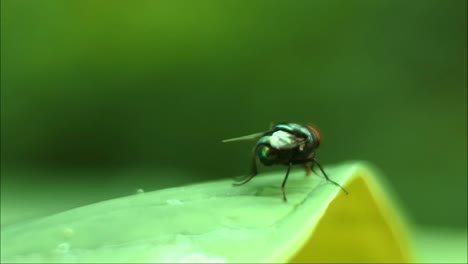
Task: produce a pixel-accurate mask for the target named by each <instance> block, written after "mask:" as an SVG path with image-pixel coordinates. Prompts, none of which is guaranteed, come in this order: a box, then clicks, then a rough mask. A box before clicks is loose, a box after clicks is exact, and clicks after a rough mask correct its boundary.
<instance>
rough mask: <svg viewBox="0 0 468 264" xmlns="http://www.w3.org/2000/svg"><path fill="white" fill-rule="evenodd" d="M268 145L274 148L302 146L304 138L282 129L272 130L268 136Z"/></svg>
mask: <svg viewBox="0 0 468 264" xmlns="http://www.w3.org/2000/svg"><path fill="white" fill-rule="evenodd" d="M269 143H270V145H271V146H272V147H273V148H275V149H293V148H296V147H299V148H300V149H302V148H304V147H305V145H306V140H305V139H303V138H300V137H296V136H295V135H293V134H291V133H288V132H286V131H283V130H278V131H276V132H274V133H273V134H272V135H271V136H270V138H269Z"/></svg>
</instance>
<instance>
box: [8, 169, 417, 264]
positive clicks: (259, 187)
mask: <svg viewBox="0 0 468 264" xmlns="http://www.w3.org/2000/svg"><path fill="white" fill-rule="evenodd" d="M325 170H326V171H327V173H328V175H329V176H330V177H331V178H332V179H333V180H335V181H337V182H338V183H340V184H341V185H343V186H345V188H346V189H347V190H348V191H349V195H345V194H344V193H343V192H342V191H341V190H340V189H339V188H338V187H337V186H335V185H333V184H331V183H329V182H327V181H326V180H325V179H324V178H323V177H322V176H318V175H315V174H313V175H311V176H309V177H307V176H305V173H304V171H303V170H301V169H294V170H293V171H292V173H291V175H290V177H289V179H288V182H287V185H286V193H287V196H288V201H287V202H283V200H282V196H281V189H280V185H281V182H282V180H283V177H284V173H285V171H281V170H278V172H276V173H268V174H267V173H263V174H260V175H259V176H257V177H256V178H254V179H253V180H252V181H250V182H249V183H247V184H245V185H242V186H238V187H235V186H232V184H231V183H232V181H231V180H220V181H216V182H207V183H200V184H194V185H188V186H181V187H176V188H170V189H164V190H159V191H154V192H147V193H140V194H136V195H133V196H128V197H122V198H118V199H113V200H108V201H103V202H100V203H96V204H92V205H88V206H84V207H80V208H76V209H73V210H69V211H65V212H62V213H59V214H56V215H52V216H49V217H45V218H41V219H36V220H33V221H30V222H27V223H20V224H16V225H11V226H7V227H6V228H4V229H3V230H2V231H1V245H2V250H1V261H2V262H21V263H25V262H47V263H59V262H60V263H63V262H73V263H83V262H93V263H98V262H107V263H109V262H112V263H117V262H126V263H129V262H151V263H159V262H165V263H168V262H171V263H178V262H203V263H207V262H226V263H231V262H232V263H240V262H249V263H261V262H275V263H285V262H286V263H287V262H289V263H293V262H339V261H344V262H348V263H349V262H361V263H362V262H373V263H375V262H411V261H414V257H413V252H412V246H411V243H410V242H411V241H410V237H409V235H410V234H409V231H408V223H407V220H406V217H405V215H404V214H403V213H402V211H401V208H400V207H399V206H398V205H397V204H396V202H395V200H394V195H392V194H391V193H390V192H389V191H388V190H387V189H385V188H383V187H384V186H385V184H384V182H383V181H382V178H381V177H379V176H378V172H377V170H376V169H375V168H373V167H372V166H371V165H370V164H368V163H365V162H349V163H346V164H342V165H339V166H334V167H326V168H325Z"/></svg>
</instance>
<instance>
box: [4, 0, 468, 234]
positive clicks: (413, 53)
mask: <svg viewBox="0 0 468 264" xmlns="http://www.w3.org/2000/svg"><path fill="white" fill-rule="evenodd" d="M466 10H467V1H465V0H439V1H433V0H411V1H397V0H379V1H371V0H369V1H361V0H353V1H227V0H226V1H224V0H223V1H152V0H149V1H143V0H137V1H110V0H109V1H91V0H90V1H86V0H76V1H63V0H58V1H53V0H40V1H31V0H2V1H1V198H2V225H5V224H9V223H13V222H16V221H19V220H23V219H27V218H29V217H33V216H40V215H46V214H48V213H52V212H58V211H61V210H65V209H69V208H73V207H76V206H80V205H85V204H89V203H93V202H97V201H101V200H104V199H110V198H114V197H119V196H124V195H128V194H131V193H133V192H135V190H136V189H138V188H142V189H144V190H147V191H151V190H156V189H160V188H166V187H171V186H178V185H181V184H186V183H191V182H199V181H205V180H211V179H219V178H229V177H234V176H238V175H241V174H245V173H247V171H248V168H249V155H250V150H251V147H252V145H253V143H254V142H239V143H231V144H222V143H221V140H222V139H225V138H230V137H236V136H241V135H245V134H249V133H254V132H259V131H264V130H266V129H267V128H268V127H269V125H270V122H279V121H294V122H311V123H314V124H316V125H317V126H318V127H319V129H320V131H321V133H322V138H323V141H322V145H321V147H320V149H319V151H318V158H319V160H320V161H321V162H322V163H323V164H324V165H332V164H337V163H341V162H344V161H348V160H368V161H370V162H372V163H374V164H375V165H377V166H378V167H379V168H380V169H382V171H383V172H384V173H385V175H386V176H387V177H388V181H389V184H391V185H392V186H391V187H392V188H394V189H395V190H396V193H397V194H398V195H399V197H400V198H401V201H402V203H403V205H404V206H405V207H406V208H407V209H408V212H409V214H410V216H411V217H412V218H413V219H414V221H415V222H416V223H418V224H421V225H432V226H445V227H460V228H463V227H466V224H467V200H466V197H467V11H466ZM272 169H275V170H281V169H284V168H283V167H275V168H272ZM260 171H265V169H263V168H260ZM332 177H333V176H332ZM281 180H282V179H278V184H280V182H281Z"/></svg>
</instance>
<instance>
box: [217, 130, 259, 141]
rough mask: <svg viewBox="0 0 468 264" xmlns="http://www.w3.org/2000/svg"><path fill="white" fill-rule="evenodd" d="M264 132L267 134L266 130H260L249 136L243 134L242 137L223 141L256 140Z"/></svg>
mask: <svg viewBox="0 0 468 264" xmlns="http://www.w3.org/2000/svg"><path fill="white" fill-rule="evenodd" d="M263 134H265V132H259V133H255V134H251V135H247V136H242V137H236V138H230V139H224V140H223V141H222V142H223V143H226V142H233V141H245V140H255V139H259V138H260V137H262V136H263Z"/></svg>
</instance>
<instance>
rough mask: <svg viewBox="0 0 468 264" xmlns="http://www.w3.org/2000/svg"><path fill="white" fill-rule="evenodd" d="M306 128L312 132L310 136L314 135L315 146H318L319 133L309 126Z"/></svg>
mask: <svg viewBox="0 0 468 264" xmlns="http://www.w3.org/2000/svg"><path fill="white" fill-rule="evenodd" d="M307 128H308V129H309V130H310V131H311V132H312V134H313V135H314V138H315V139H316V140H317V146H318V145H320V133H319V131H318V130H317V129H316V128H315V127H313V126H311V125H307Z"/></svg>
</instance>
